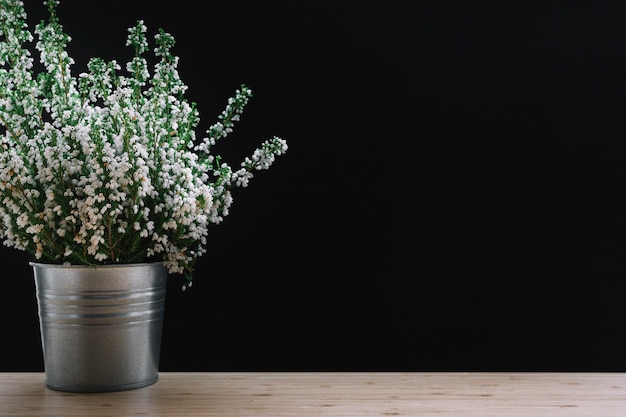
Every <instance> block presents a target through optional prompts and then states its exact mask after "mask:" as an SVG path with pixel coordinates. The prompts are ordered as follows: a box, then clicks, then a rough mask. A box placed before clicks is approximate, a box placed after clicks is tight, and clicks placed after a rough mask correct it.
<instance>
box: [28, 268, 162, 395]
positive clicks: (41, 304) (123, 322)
mask: <svg viewBox="0 0 626 417" xmlns="http://www.w3.org/2000/svg"><path fill="white" fill-rule="evenodd" d="M30 265H31V266H32V267H33V272H34V277H35V284H36V293H37V304H38V308H39V321H40V329H41V340H42V347H43V355H44V367H45V377H46V386H47V387H48V388H51V389H54V390H59V391H71V392H105V391H121V390H128V389H134V388H141V387H145V386H148V385H151V384H154V383H156V382H157V380H158V368H159V358H160V352H161V330H162V327H163V315H164V311H165V292H166V281H167V275H168V271H167V269H166V267H165V266H164V265H163V264H162V263H160V262H158V263H140V264H129V265H106V266H98V267H88V266H63V265H51V264H43V263H36V262H31V263H30Z"/></svg>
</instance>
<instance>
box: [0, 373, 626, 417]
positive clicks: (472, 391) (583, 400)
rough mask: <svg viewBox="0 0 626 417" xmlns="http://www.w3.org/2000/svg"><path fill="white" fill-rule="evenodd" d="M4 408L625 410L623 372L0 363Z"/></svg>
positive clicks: (230, 412) (61, 413)
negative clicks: (54, 379) (140, 377)
mask: <svg viewBox="0 0 626 417" xmlns="http://www.w3.org/2000/svg"><path fill="white" fill-rule="evenodd" d="M0 416H2V417H15V416H20V417H26V416H27V417H38V416H45V417H57V416H58V417H75V416H76V417H77V416H79V417H90V416H97V417H126V416H150V417H160V416H163V417H179V416H186V417H188V416H205V417H218V416H219V417H238V416H268V417H270V416H271V417H283V416H290V417H297V416H307V417H310V416H334V417H341V416H351V417H367V416H411V417H415V416H455V417H472V416H480V417H491V416H493V417H509V416H542V417H545V416H586V417H595V416H598V417H599V416H601V417H613V416H615V417H618V416H619V417H624V416H626V374H625V373H532V372H529V373H498V372H492V373H481V372H476V373H471V372H470V373H450V372H442V373H437V372H429V373H421V372H408V373H407V372H392V373H385V372H374V373H371V372H344V373H341V372H339V373H332V372H322V373H318V372H295V373H290V372H250V373H245V372H244V373H242V372H233V373H228V372H215V373H213V372H192V373H177V372H172V373H161V374H160V379H159V381H158V382H157V383H156V384H154V385H151V386H148V387H144V388H139V389H135V390H128V391H120V392H111V393H65V392H59V391H54V390H51V389H48V388H46V387H45V384H44V374H43V373H28V372H24V373H20V372H18V373H0Z"/></svg>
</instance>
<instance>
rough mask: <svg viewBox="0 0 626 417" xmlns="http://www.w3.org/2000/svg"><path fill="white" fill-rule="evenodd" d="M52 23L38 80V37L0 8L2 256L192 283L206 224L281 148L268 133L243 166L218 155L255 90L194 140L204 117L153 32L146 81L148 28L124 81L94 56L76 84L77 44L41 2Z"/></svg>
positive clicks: (231, 103) (135, 35)
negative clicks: (126, 268)
mask: <svg viewBox="0 0 626 417" xmlns="http://www.w3.org/2000/svg"><path fill="white" fill-rule="evenodd" d="M44 4H46V5H47V7H48V11H49V19H48V21H47V22H41V23H40V24H38V25H37V26H36V27H35V31H34V34H35V35H36V37H37V41H36V43H35V44H34V47H35V50H36V51H38V53H39V58H40V62H41V64H42V65H43V68H44V70H43V71H41V72H39V73H36V72H35V70H34V63H33V58H32V56H31V51H32V43H33V42H34V39H35V36H34V35H33V34H31V32H30V31H29V30H28V25H27V24H26V12H25V10H24V5H23V2H22V1H20V0H0V133H1V134H2V136H1V137H0V236H1V237H2V238H3V239H4V241H3V243H4V245H6V246H9V247H13V248H16V249H18V250H23V251H27V252H29V253H31V254H32V255H33V256H34V257H35V258H36V259H42V260H44V261H47V262H51V263H65V264H79V265H103V264H111V263H134V262H148V261H162V262H163V263H164V264H165V265H166V266H167V267H168V269H169V272H170V273H183V274H185V275H186V276H187V279H188V281H189V284H190V283H191V275H192V272H193V267H194V265H195V262H196V260H197V258H198V257H200V256H201V255H202V254H204V253H206V249H205V245H206V239H207V235H208V227H209V225H210V224H217V223H220V222H221V221H222V220H223V218H224V217H225V216H226V215H228V209H229V207H230V206H231V204H232V195H231V189H232V188H234V187H246V186H248V183H249V181H250V179H251V178H252V177H253V172H254V171H256V170H265V169H268V168H269V167H270V166H271V165H272V163H273V162H274V160H275V158H276V157H277V156H279V155H282V154H284V153H285V152H286V150H287V143H286V142H285V141H284V140H283V139H280V138H278V137H273V138H271V139H269V140H267V141H265V142H263V143H262V144H261V146H260V147H259V148H258V149H256V150H255V151H254V153H253V154H252V155H251V156H249V157H246V158H244V160H243V162H242V163H241V166H240V168H239V169H238V170H233V169H232V167H231V166H230V165H228V164H227V163H225V162H223V161H222V159H221V158H220V156H219V155H214V154H212V147H213V146H214V145H215V143H216V141H217V140H218V139H222V138H225V137H226V136H227V135H228V134H229V133H231V132H232V131H233V127H234V124H235V123H236V122H237V121H239V119H240V116H241V114H242V112H243V109H244V107H245V105H246V104H247V103H248V101H249V99H250V98H251V97H252V91H251V90H250V89H249V88H248V87H247V86H245V85H241V86H240V88H239V89H238V90H236V92H235V95H234V97H232V98H230V99H229V100H228V104H227V106H226V108H225V109H224V111H223V112H222V113H221V114H220V115H219V116H218V122H217V123H215V124H213V125H212V126H210V127H209V128H208V129H207V130H206V135H205V136H204V137H203V138H201V139H199V140H198V139H197V138H196V129H197V127H198V124H199V121H200V119H199V114H198V111H197V108H196V104H195V103H190V102H188V101H187V99H186V98H185V93H186V91H187V86H186V85H185V84H184V83H183V82H182V80H181V78H180V75H179V73H178V69H177V68H178V61H179V58H178V57H177V56H175V55H173V54H172V52H171V50H172V48H173V47H174V45H175V40H174V38H173V37H172V35H170V34H168V33H166V32H164V31H163V30H162V29H159V31H158V33H157V34H156V35H155V37H154V40H155V44H156V46H155V48H154V54H155V56H156V57H157V58H158V62H157V63H156V64H155V66H154V68H153V70H152V76H151V75H150V71H149V69H148V66H147V61H146V59H145V57H144V55H145V54H146V53H147V52H148V50H149V46H148V41H147V38H146V32H147V28H146V26H145V25H144V22H143V21H142V20H138V21H137V24H136V25H135V26H134V27H131V28H129V34H128V39H127V43H126V45H127V46H129V47H131V48H133V50H134V52H135V56H134V57H133V58H132V59H131V60H130V61H129V62H128V63H127V64H126V66H125V70H126V72H125V73H122V67H121V66H120V65H119V64H118V63H117V62H116V61H114V60H113V61H110V62H106V61H104V60H103V59H101V58H97V57H94V58H92V59H90V60H89V62H88V64H87V71H86V72H84V73H81V74H79V75H78V76H75V75H72V74H73V73H72V66H73V65H74V60H73V59H72V58H71V57H70V56H69V55H68V53H67V45H68V43H69V42H70V41H71V38H70V37H69V36H68V35H67V34H65V33H64V31H63V27H62V26H61V24H60V23H59V20H58V18H57V16H56V8H57V6H58V5H59V1H57V0H48V1H45V2H44Z"/></svg>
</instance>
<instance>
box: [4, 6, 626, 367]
mask: <svg viewBox="0 0 626 417" xmlns="http://www.w3.org/2000/svg"><path fill="white" fill-rule="evenodd" d="M38 3H39V2H37V1H34V0H33V1H30V0H29V1H28V4H27V11H28V12H29V13H31V16H32V19H36V21H38V20H39V19H40V18H42V17H44V16H45V9H44V8H43V6H42V5H40V4H38ZM213 3H218V2H209V3H207V4H203V5H202V7H200V6H199V5H198V3H197V2H192V1H188V0H179V1H177V2H175V6H167V7H165V6H156V5H155V4H156V3H154V2H149V1H137V0H134V1H132V2H128V1H125V2H121V1H117V0H113V1H108V2H105V3H102V5H101V6H100V3H98V5H95V4H96V3H93V2H85V1H75V0H74V1H70V0H65V1H62V2H61V5H60V8H59V16H60V19H61V23H62V24H63V25H64V27H65V29H66V31H67V32H68V33H69V34H70V35H71V36H72V37H73V41H72V43H71V49H70V52H71V53H72V55H73V56H74V57H75V58H76V60H77V64H76V65H75V69H76V70H77V71H82V70H83V69H84V65H85V64H86V59H87V58H88V57H90V56H92V55H97V56H102V57H104V58H107V59H112V58H116V59H118V60H119V61H120V62H125V60H126V59H127V58H128V54H129V51H127V48H125V47H124V41H125V37H126V28H127V27H129V26H131V25H133V24H134V22H135V20H137V19H139V18H141V19H144V21H145V23H146V25H147V26H148V28H149V30H156V28H158V27H163V28H164V29H166V30H167V31H169V32H171V33H172V34H173V35H174V36H175V38H176V40H177V45H176V47H175V51H176V53H177V54H178V55H179V56H180V57H181V62H180V70H181V76H182V77H183V81H185V82H186V83H187V84H188V85H189V96H188V97H189V99H190V100H192V101H195V102H197V103H198V106H199V110H200V115H201V118H202V121H203V122H202V123H203V124H202V126H203V129H205V128H206V127H208V126H209V125H210V124H211V123H213V122H214V121H215V120H216V117H217V115H218V113H219V112H220V111H221V110H222V108H223V106H224V104H225V101H226V99H227V98H228V97H230V95H231V94H232V93H233V92H234V90H235V89H236V88H237V87H238V86H239V84H240V83H242V82H245V83H246V84H248V85H249V86H250V87H251V88H252V89H253V92H254V94H255V96H254V97H253V99H252V101H251V102H250V104H249V105H248V107H247V108H246V110H245V112H244V115H243V119H242V121H241V123H240V124H239V125H238V126H237V127H236V129H235V132H234V133H233V134H232V136H231V137H229V138H228V139H226V142H224V143H223V144H222V145H220V146H221V148H219V149H218V151H221V152H223V154H224V155H225V157H226V158H227V159H228V160H229V161H230V162H232V163H234V164H238V162H239V160H240V159H241V158H243V156H244V155H247V154H248V153H250V152H251V151H252V150H253V149H254V147H255V146H256V145H257V144H258V143H260V141H261V140H264V139H266V138H268V137H270V136H272V135H279V136H281V137H283V138H285V139H286V140H287V141H288V143H289V146H290V149H289V151H288V152H287V154H286V155H285V156H283V157H281V158H280V159H279V160H277V162H276V163H275V165H274V166H273V167H272V168H271V169H270V170H269V171H267V172H262V173H259V174H258V175H257V177H255V178H254V179H253V181H252V183H251V185H250V187H248V188H247V189H242V190H238V192H236V193H235V196H234V198H235V202H234V205H233V207H232V210H231V214H230V216H229V217H227V218H226V220H225V222H224V223H223V224H221V225H219V226H217V227H215V228H214V229H213V230H212V232H211V235H210V242H209V245H208V250H209V252H208V254H206V255H205V256H204V257H203V259H202V260H201V262H200V263H199V265H198V268H197V273H196V282H195V284H194V287H193V288H192V289H190V290H188V291H185V292H182V291H181V290H180V287H181V284H182V279H181V278H180V277H176V276H172V277H171V278H172V279H171V281H170V287H169V288H168V295H167V308H166V321H165V324H164V335H163V336H164V339H163V348H162V349H163V350H162V358H161V369H162V370H163V371H174V370H196V371H210V370H337V371H341V370H560V371H570V370H595V371H626V359H625V356H624V352H626V332H625V331H624V329H625V328H626V304H625V303H624V297H625V296H626V279H625V278H626V276H625V275H626V274H625V272H626V271H625V269H626V268H625V267H626V264H625V262H624V259H625V257H624V254H625V253H626V244H625V240H624V239H625V236H626V223H625V221H624V213H625V211H626V210H625V208H626V204H625V203H624V202H623V194H624V190H625V187H624V183H625V181H624V180H626V170H625V167H626V164H625V161H626V140H625V138H626V123H625V121H626V118H625V117H624V116H625V114H626V81H625V80H626V77H625V75H626V36H625V34H626V29H625V28H626V5H624V3H623V2H618V1H603V2H589V1H508V2H502V1H493V2H491V1H473V2H468V1H450V0H443V1H442V0H437V1H434V0H433V1H430V0H429V1H384V2H383V1H380V2H374V1H370V2H357V1H311V2H297V1H296V2H294V1H286V0H285V1H280V0H270V1H264V2H258V1H228V2H219V3H220V4H219V5H217V4H213ZM207 9H208V10H207ZM32 19H31V21H33V20H32ZM0 255H1V256H2V259H3V260H5V266H6V267H5V269H4V272H2V275H3V276H4V290H3V291H2V292H1V293H2V297H1V300H0V316H1V317H2V321H1V322H2V332H1V333H0V370H4V371H10V370H42V369H43V364H42V358H41V348H40V341H39V329H38V321H37V307H36V301H35V298H34V284H33V282H32V271H31V270H30V267H29V266H28V264H27V260H28V258H27V257H26V256H25V255H24V254H21V253H16V252H14V251H12V250H10V249H8V248H4V249H2V250H1V252H0Z"/></svg>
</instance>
